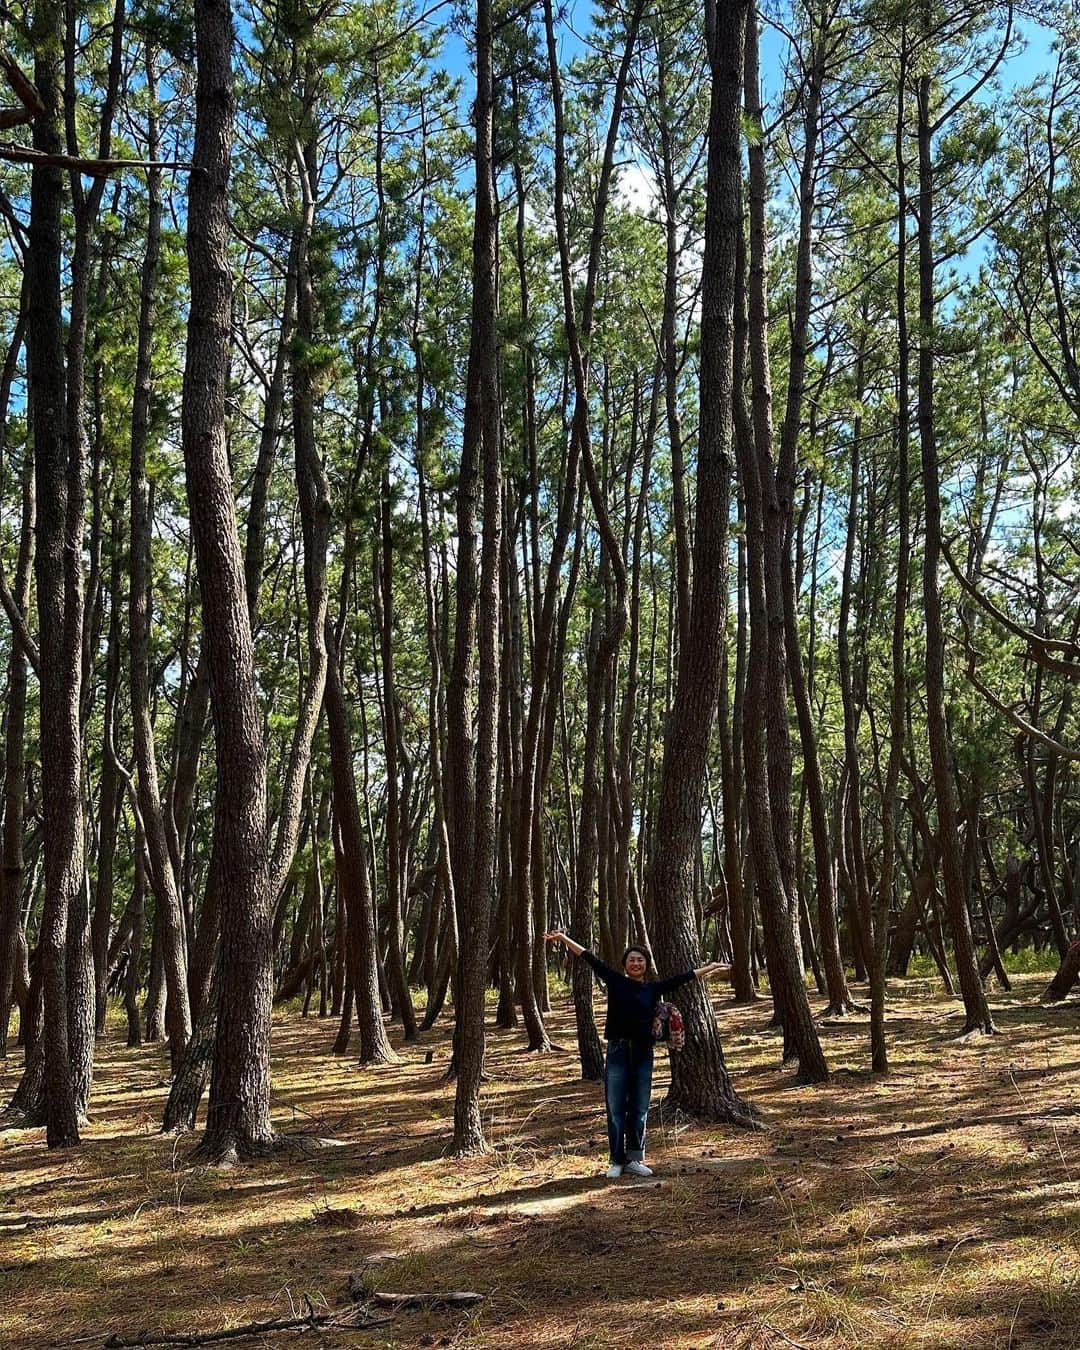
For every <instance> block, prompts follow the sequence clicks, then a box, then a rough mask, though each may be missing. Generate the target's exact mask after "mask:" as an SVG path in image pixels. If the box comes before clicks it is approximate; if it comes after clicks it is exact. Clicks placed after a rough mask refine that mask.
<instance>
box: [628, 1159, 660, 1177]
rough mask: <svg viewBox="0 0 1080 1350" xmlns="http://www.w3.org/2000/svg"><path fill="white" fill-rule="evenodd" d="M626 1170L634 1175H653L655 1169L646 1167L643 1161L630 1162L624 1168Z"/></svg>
mask: <svg viewBox="0 0 1080 1350" xmlns="http://www.w3.org/2000/svg"><path fill="white" fill-rule="evenodd" d="M623 1171H624V1172H629V1173H630V1175H631V1176H632V1177H651V1176H652V1174H653V1170H652V1168H651V1167H646V1166H645V1164H644V1163H643V1162H628V1163H627V1164H626V1166H625V1167H624V1168H623Z"/></svg>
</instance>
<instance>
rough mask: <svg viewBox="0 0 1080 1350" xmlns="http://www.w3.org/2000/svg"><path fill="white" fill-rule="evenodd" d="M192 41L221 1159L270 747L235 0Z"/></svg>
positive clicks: (258, 967) (198, 505) (242, 1109)
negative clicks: (231, 435)
mask: <svg viewBox="0 0 1080 1350" xmlns="http://www.w3.org/2000/svg"><path fill="white" fill-rule="evenodd" d="M195 46H196V84H195V148H194V155H193V169H192V173H191V179H190V185H189V195H188V216H187V252H188V264H189V269H190V280H191V302H190V308H189V312H188V349H187V355H188V359H187V365H186V368H185V372H184V389H183V409H182V417H181V430H182V440H183V448H184V463H185V467H186V470H187V494H188V508H189V512H190V516H191V529H192V536H193V538H194V542H195V557H196V563H197V566H198V573H199V586H200V590H201V592H202V613H203V625H204V642H205V646H206V654H207V662H208V665H209V675H210V703H211V709H212V712H213V718H214V733H215V749H216V754H217V765H218V774H217V834H218V839H217V846H218V850H219V866H220V877H221V951H220V956H219V961H220V968H221V971H222V981H221V995H220V1000H219V1007H218V1016H217V1033H216V1038H215V1043H214V1064H213V1072H212V1076H211V1083H210V1104H209V1111H208V1114H207V1123H206V1133H205V1136H204V1138H203V1142H202V1145H201V1146H200V1147H201V1152H202V1155H203V1156H204V1157H206V1158H207V1159H209V1160H211V1161H224V1160H229V1159H233V1158H236V1157H245V1156H251V1155H254V1154H258V1153H260V1152H263V1151H264V1150H265V1149H266V1148H267V1146H268V1145H269V1144H270V1143H271V1142H272V1138H273V1134H272V1130H271V1125H270V1055H269V1050H270V1003H271V994H272V990H271V945H270V913H269V876H268V871H267V848H266V753H265V747H264V744H263V737H262V719H261V716H260V713H259V707H258V699H257V692H256V681H255V665H254V652H253V646H252V636H251V621H250V617H249V613H248V606H247V595H246V591H245V585H244V565H243V556H242V553H241V548H240V538H239V534H238V532H237V527H236V514H235V506H234V499H233V485H232V476H231V473H230V470H229V461H228V455H227V449H226V438H225V417H226V407H225V391H226V384H227V378H228V365H229V347H230V330H231V321H232V314H231V302H232V276H231V273H230V271H229V256H228V183H229V158H230V151H231V146H232V137H233V119H234V99H233V92H232V67H231V63H232V47H233V29H232V12H231V5H230V0H196V4H195Z"/></svg>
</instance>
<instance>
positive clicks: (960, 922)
mask: <svg viewBox="0 0 1080 1350" xmlns="http://www.w3.org/2000/svg"><path fill="white" fill-rule="evenodd" d="M930 105H931V77H930V76H929V75H928V74H924V75H922V76H921V77H920V79H919V86H918V143H919V213H918V244H919V411H918V422H919V444H920V450H921V455H922V485H923V499H924V508H923V510H924V515H925V521H926V533H925V543H924V547H923V568H922V573H923V576H922V579H923V619H924V622H925V625H926V722H927V736H928V739H929V742H930V762H931V765H932V767H933V774H934V791H935V794H936V796H937V813H938V834H939V841H940V847H941V871H942V884H943V888H944V892H945V906H946V909H947V910H948V915H949V924H950V927H951V928H952V939H953V948H954V951H955V953H956V970H957V975H958V976H959V979H960V993H961V997H962V998H963V1000H964V1014H965V1018H964V1029H965V1031H967V1032H977V1031H982V1032H993V1031H994V1030H995V1027H994V1023H993V1019H992V1018H991V1016H990V1008H989V1006H988V1005H987V1002H986V991H985V990H984V988H983V985H982V981H981V980H980V979H979V968H978V962H977V959H976V952H975V943H974V940H973V938H972V933H971V919H970V916H969V914H968V907H967V900H966V897H965V895H964V877H963V868H962V866H961V861H960V838H959V832H958V828H957V812H956V785H955V783H954V782H953V768H952V763H951V759H950V755H949V734H948V726H947V724H946V720H945V630H944V624H943V621H942V612H941V586H940V580H939V577H938V564H939V560H940V557H941V486H940V467H939V464H938V448H937V435H936V427H935V422H934V357H935V352H934V240H933V211H934V176H933V164H932V160H931V138H932V127H931V120H930V119H931V111H930Z"/></svg>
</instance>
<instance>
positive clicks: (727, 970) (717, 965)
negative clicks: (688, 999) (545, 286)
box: [656, 961, 731, 994]
mask: <svg viewBox="0 0 1080 1350" xmlns="http://www.w3.org/2000/svg"><path fill="white" fill-rule="evenodd" d="M721 974H723V975H730V974H731V967H730V966H726V965H724V963H723V961H710V962H709V964H708V965H707V966H698V968H697V970H684V971H682V972H681V973H680V974H678V975H669V976H668V977H667V978H666V979H664V980H657V981H656V987H657V989H658V990H659V991H660V993H661V994H670V993H671V992H672V991H673V990H675V989H678V988H679V987H680V985H684V984H689V983H690V981H691V980H694V979H698V980H707V979H709V977H710V976H712V975H721Z"/></svg>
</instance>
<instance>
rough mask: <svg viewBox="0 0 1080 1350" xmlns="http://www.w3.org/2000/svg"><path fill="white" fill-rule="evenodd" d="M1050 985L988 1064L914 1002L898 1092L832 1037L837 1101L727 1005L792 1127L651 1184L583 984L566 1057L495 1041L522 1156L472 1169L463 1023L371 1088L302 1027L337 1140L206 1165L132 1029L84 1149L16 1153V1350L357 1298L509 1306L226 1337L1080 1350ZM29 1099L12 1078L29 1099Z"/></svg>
mask: <svg viewBox="0 0 1080 1350" xmlns="http://www.w3.org/2000/svg"><path fill="white" fill-rule="evenodd" d="M1044 983H1045V980H1044V979H1043V978H1042V977H1039V976H1020V977H1018V978H1017V979H1016V981H1015V989H1014V992H1013V993H1012V994H1001V993H1000V992H998V991H997V990H994V992H993V993H992V1006H993V1010H994V1015H995V1017H996V1019H997V1022H998V1025H999V1027H1000V1028H1001V1031H1002V1032H1003V1034H1002V1035H1000V1036H998V1037H994V1038H991V1039H980V1040H976V1041H972V1042H962V1041H960V1040H958V1025H959V1019H958V1015H957V1008H958V1005H957V1004H955V1003H953V1002H951V1001H948V1000H946V999H944V998H943V997H941V996H939V995H937V994H936V993H934V992H932V988H931V985H930V984H929V982H927V981H910V982H906V983H905V982H902V981H896V982H895V983H894V986H893V988H892V991H891V998H890V1019H889V1033H890V1038H891V1039H890V1049H891V1057H892V1066H893V1067H892V1072H891V1074H890V1075H889V1077H888V1078H887V1079H885V1080H882V1079H877V1078H873V1077H871V1076H870V1075H869V1073H868V1072H867V1064H868V1050H867V1036H868V1030H867V1022H866V1019H865V1018H854V1019H852V1020H849V1021H845V1022H840V1023H836V1024H833V1025H827V1026H825V1027H823V1029H822V1034H823V1037H824V1040H825V1044H826V1048H827V1053H828V1056H829V1061H830V1064H831V1067H832V1069H833V1076H832V1079H831V1081H830V1082H829V1083H828V1084H827V1085H825V1086H820V1087H800V1086H796V1085H794V1084H793V1082H792V1080H791V1074H790V1072H788V1071H785V1070H782V1069H781V1068H780V1067H779V1066H778V1063H777V1060H778V1049H779V1046H778V1041H777V1038H776V1036H775V1034H774V1033H772V1032H768V1031H765V1030H764V1029H763V1027H764V1023H765V1021H766V1020H767V1004H766V1003H765V1002H760V1003H758V1004H757V1005H755V1006H752V1007H742V1008H735V1007H733V1006H732V1005H731V1004H730V1002H726V1001H724V1000H723V999H721V998H718V1000H717V1009H718V1013H719V1017H720V1025H721V1029H722V1032H723V1034H724V1039H725V1047H726V1054H727V1058H728V1062H729V1067H730V1068H731V1070H732V1073H733V1075H734V1077H735V1081H736V1084H737V1086H738V1088H739V1089H740V1091H742V1092H743V1093H744V1094H745V1095H746V1096H748V1097H749V1098H751V1099H752V1100H753V1101H754V1102H755V1103H756V1104H757V1105H758V1106H759V1107H761V1108H762V1110H763V1111H764V1112H765V1113H766V1116H767V1118H768V1122H769V1129H768V1131H767V1132H766V1133H763V1134H759V1135H753V1134H745V1133H740V1132H738V1131H735V1130H732V1129H728V1128H723V1127H706V1126H698V1125H685V1126H679V1127H662V1126H658V1127H656V1128H655V1129H654V1130H653V1131H652V1134H651V1137H650V1143H649V1150H648V1157H649V1161H650V1162H651V1163H652V1164H653V1165H654V1166H655V1168H656V1171H657V1176H656V1179H655V1181H645V1182H635V1181H627V1180H623V1181H619V1182H616V1183H611V1182H607V1181H605V1180H604V1179H603V1176H602V1173H603V1170H604V1167H605V1166H606V1157H605V1152H606V1150H605V1147H604V1116H603V1101H602V1091H601V1089H600V1088H599V1087H598V1086H597V1085H594V1084H583V1083H581V1082H580V1081H579V1080H578V1075H577V1060H576V1054H575V1051H574V1044H575V1040H574V1035H573V1023H572V1010H571V1007H570V1004H569V1002H568V1000H567V999H566V998H565V997H564V996H563V993H562V990H561V987H559V988H556V987H554V986H553V992H555V993H556V994H557V997H556V999H555V1002H556V1007H555V1011H554V1013H553V1015H552V1019H551V1027H552V1031H553V1034H554V1036H555V1039H556V1040H557V1041H558V1042H560V1043H561V1044H562V1045H563V1046H564V1047H566V1049H565V1050H564V1051H563V1052H562V1053H553V1054H550V1055H545V1056H535V1055H527V1054H523V1053H521V1036H520V1034H519V1033H518V1032H514V1031H509V1032H507V1031H499V1032H494V1033H493V1034H492V1035H491V1038H490V1041H489V1047H490V1048H489V1072H490V1082H489V1083H488V1084H487V1085H486V1087H485V1091H484V1116H485V1122H486V1127H487V1130H488V1137H489V1140H490V1141H491V1143H492V1144H493V1151H492V1153H490V1154H489V1155H488V1156H486V1157H479V1158H475V1159H470V1160H468V1161H465V1162H454V1161H450V1160H448V1159H447V1158H446V1157H445V1156H444V1153H445V1150H446V1148H447V1145H448V1142H449V1137H450V1123H451V1116H452V1110H453V1088H452V1085H450V1084H448V1083H447V1082H446V1081H445V1077H444V1074H445V1069H446V1064H447V1061H448V1057H449V1048H450V1046H449V1028H448V1026H447V1027H443V1028H439V1029H437V1030H436V1031H434V1032H432V1033H431V1034H430V1035H428V1036H425V1037H424V1038H423V1039H422V1040H421V1041H420V1043H418V1044H416V1045H412V1046H408V1047H405V1048H404V1049H403V1051H402V1060H401V1063H400V1064H399V1065H396V1066H393V1067H383V1068H379V1069H373V1070H363V1071H360V1070H357V1069H356V1068H354V1067H352V1065H351V1063H350V1062H348V1061H345V1060H342V1059H336V1058H334V1056H333V1055H331V1054H330V1053H329V1046H330V1041H331V1039H332V1035H333V1028H332V1027H331V1025H330V1024H329V1023H327V1022H324V1023H322V1024H319V1023H318V1022H317V1021H315V1020H314V1019H312V1020H307V1021H305V1020H303V1019H302V1018H301V1017H299V1016H298V1015H297V1013H295V1012H294V1011H289V1010H286V1011H280V1012H278V1013H276V1014H275V1027H274V1041H273V1055H274V1064H273V1070H274V1119H275V1126H276V1128H277V1129H278V1130H279V1131H281V1132H282V1133H284V1134H289V1133H292V1132H297V1133H299V1132H306V1133H307V1135H308V1136H309V1137H311V1136H315V1137H318V1138H319V1139H321V1140H324V1141H326V1142H325V1143H324V1144H323V1145H322V1146H321V1147H318V1148H316V1149H312V1148H307V1149H304V1148H301V1147H300V1146H299V1143H297V1146H296V1147H294V1148H292V1149H291V1150H289V1151H288V1152H284V1153H282V1154H280V1155H278V1156H275V1157H274V1158H272V1159H271V1160H269V1161H267V1162H265V1163H261V1164H257V1165H251V1166H243V1167H238V1168H236V1169H234V1170H232V1171H207V1170H206V1169H202V1168H197V1167H192V1165H191V1164H190V1162H189V1160H188V1158H189V1154H190V1151H191V1148H192V1140H191V1138H190V1137H189V1138H187V1139H180V1140H176V1139H174V1138H171V1137H163V1136H162V1135H160V1134H159V1133H158V1126H159V1122H160V1119H161V1112H162V1107H163V1105H164V1100H165V1095H166V1090H167V1084H166V1078H165V1074H166V1069H167V1057H166V1054H165V1051H164V1050H163V1049H162V1048H161V1047H160V1046H149V1047H147V1046H144V1047H142V1048H140V1049H136V1050H128V1049H126V1048H125V1046H124V1044H123V1033H122V1030H121V1027H120V1025H119V1018H117V1019H116V1021H113V1022H110V1029H109V1035H108V1037H107V1039H106V1040H105V1041H104V1043H102V1044H101V1045H100V1046H99V1053H98V1064H97V1071H96V1081H95V1086H94V1097H93V1118H92V1121H91V1122H90V1124H89V1126H88V1128H87V1130H86V1133H85V1142H84V1144H83V1146H82V1148H81V1149H79V1150H77V1151H74V1152H69V1153H61V1154H55V1155H49V1154H48V1153H47V1152H46V1150H45V1147H44V1141H43V1138H42V1134H41V1132H40V1131H20V1130H5V1131H3V1132H2V1133H0V1344H2V1345H3V1346H4V1347H18V1350H23V1348H24V1347H25V1350H36V1348H37V1347H59V1346H69V1345H82V1346H90V1347H94V1346H103V1345H104V1344H105V1342H106V1339H107V1338H108V1337H109V1336H116V1337H118V1338H120V1340H121V1341H124V1340H126V1341H129V1342H130V1341H131V1340H134V1339H135V1338H136V1337H138V1336H139V1335H140V1333H142V1332H149V1333H161V1332H167V1333H181V1332H203V1333H205V1332H210V1331H217V1330H220V1329H226V1328H230V1327H236V1326H238V1325H240V1324H243V1323H248V1322H251V1321H256V1320H264V1319H266V1320H269V1319H275V1318H283V1317H289V1316H290V1315H293V1314H292V1310H295V1312H296V1315H300V1316H303V1315H304V1313H305V1311H306V1310H307V1308H308V1307H309V1306H310V1307H311V1308H313V1309H314V1311H315V1313H316V1314H317V1315H318V1314H323V1315H325V1314H332V1315H333V1316H334V1317H336V1318H338V1319H339V1320H347V1319H350V1318H352V1319H353V1320H355V1318H356V1316H357V1315H359V1314H358V1313H357V1311H356V1308H357V1306H358V1305H352V1304H351V1303H350V1293H349V1281H350V1276H353V1277H356V1278H355V1279H354V1285H355V1284H356V1283H358V1282H362V1283H363V1286H364V1287H366V1288H368V1289H375V1290H379V1291H384V1292H395V1291H396V1292H428V1293H431V1292H445V1291H451V1290H463V1291H476V1292H478V1293H481V1294H483V1295H484V1296H485V1297H484V1299H483V1301H482V1302H481V1303H480V1304H478V1305H477V1306H476V1307H475V1308H473V1309H469V1310H465V1311H463V1310H460V1309H457V1310H450V1309H445V1308H443V1309H438V1308H429V1309H427V1310H422V1311H403V1312H398V1313H396V1314H394V1315H393V1316H392V1318H391V1319H390V1320H388V1321H386V1322H385V1323H384V1324H383V1325H380V1326H378V1327H373V1328H371V1329H369V1330H363V1331H360V1330H357V1329H354V1328H348V1327H342V1326H338V1327H337V1328H335V1329H325V1328H321V1329H316V1330H307V1331H304V1332H303V1333H293V1332H290V1333H285V1332H281V1333H275V1334H274V1335H270V1336H264V1337H262V1338H261V1339H259V1340H258V1341H257V1342H256V1341H252V1340H247V1339H245V1340H242V1341H225V1342H221V1343H222V1344H224V1345H226V1346H228V1345H230V1344H236V1345H240V1346H248V1345H254V1344H257V1345H259V1346H263V1347H267V1350H279V1347H284V1346H286V1345H288V1346H300V1347H302V1350H309V1347H310V1350H315V1348H316V1347H339V1346H346V1345H348V1346H359V1347H363V1346H372V1347H377V1346H378V1347H398V1346H400V1347H404V1346H416V1345H468V1346H476V1347H503V1346H514V1347H532V1346H535V1347H537V1348H538V1350H541V1348H542V1347H555V1346H574V1347H576V1350H590V1348H592V1350H605V1348H606V1347H609V1346H611V1347H616V1346H620V1347H621V1346H637V1345H647V1346H650V1347H701V1348H702V1350H704V1347H707V1346H708V1347H725V1348H727V1347H730V1348H731V1350H759V1348H764V1347H769V1348H773V1347H775V1350H783V1347H790V1346H822V1347H854V1346H860V1347H865V1346H897V1347H915V1346H918V1347H931V1346H933V1347H945V1346H950V1347H951V1346H957V1347H959V1346H979V1347H980V1350H981V1348H982V1347H986V1348H987V1350H988V1348H989V1347H992V1346H999V1347H1026V1346H1038V1347H1046V1348H1047V1350H1056V1348H1057V1347H1067V1346H1080V1040H1078V1037H1077V1031H1078V1028H1080V1003H1077V1002H1075V1001H1074V1002H1072V1003H1070V1004H1065V1005H1062V1006H1060V1007H1058V1008H1052V1009H1047V1008H1043V1007H1040V1006H1039V1005H1038V1004H1037V1002H1036V998H1037V994H1038V992H1039V990H1040V989H1041V988H1042V987H1043V985H1044ZM399 1040H400V1034H398V1035H396V1036H395V1043H397V1042H398V1041H399ZM399 1048H401V1047H400V1046H399ZM429 1058H430V1062H428V1060H429ZM657 1068H658V1074H657V1085H656V1089H655V1090H654V1100H659V1098H660V1094H661V1092H662V1091H663V1086H664V1082H665V1080H666V1063H662V1057H660V1058H658V1063H657ZM17 1074H18V1063H17V1060H16V1059H15V1058H13V1059H12V1060H11V1061H9V1063H8V1064H7V1065H6V1066H4V1067H2V1068H0V1095H2V1096H3V1097H4V1098H6V1097H7V1096H8V1095H10V1091H11V1089H12V1088H13V1087H14V1085H15V1082H16V1078H17ZM308 1300H310V1305H309V1303H308V1302H307V1301H308Z"/></svg>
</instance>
